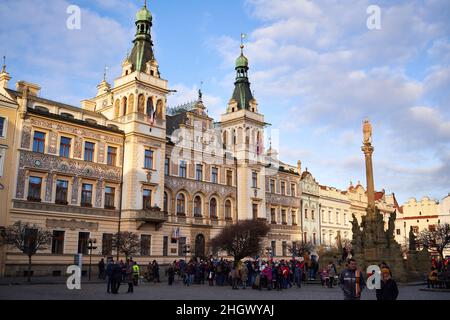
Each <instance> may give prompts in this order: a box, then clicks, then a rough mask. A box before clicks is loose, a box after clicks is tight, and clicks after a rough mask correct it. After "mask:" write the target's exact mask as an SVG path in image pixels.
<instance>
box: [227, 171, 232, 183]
mask: <svg viewBox="0 0 450 320" xmlns="http://www.w3.org/2000/svg"><path fill="white" fill-rule="evenodd" d="M232 185H233V171H231V170H227V186H232Z"/></svg>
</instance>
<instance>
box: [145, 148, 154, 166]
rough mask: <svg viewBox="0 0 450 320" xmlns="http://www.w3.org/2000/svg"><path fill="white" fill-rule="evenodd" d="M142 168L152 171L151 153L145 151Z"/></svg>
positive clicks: (150, 151)
mask: <svg viewBox="0 0 450 320" xmlns="http://www.w3.org/2000/svg"><path fill="white" fill-rule="evenodd" d="M144 168H145V169H150V170H152V169H153V151H152V150H145V159H144Z"/></svg>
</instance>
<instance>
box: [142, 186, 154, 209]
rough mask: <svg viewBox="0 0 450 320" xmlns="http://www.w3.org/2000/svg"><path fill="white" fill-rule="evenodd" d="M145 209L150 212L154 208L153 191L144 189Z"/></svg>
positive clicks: (143, 201)
mask: <svg viewBox="0 0 450 320" xmlns="http://www.w3.org/2000/svg"><path fill="white" fill-rule="evenodd" d="M142 203H143V209H144V210H148V209H151V207H152V190H149V189H144V192H143V200H142Z"/></svg>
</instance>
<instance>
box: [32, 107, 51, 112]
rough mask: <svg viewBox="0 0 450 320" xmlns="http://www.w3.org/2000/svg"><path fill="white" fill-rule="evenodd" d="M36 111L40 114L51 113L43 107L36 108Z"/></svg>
mask: <svg viewBox="0 0 450 320" xmlns="http://www.w3.org/2000/svg"><path fill="white" fill-rule="evenodd" d="M34 110H36V111H38V112H44V113H50V111H49V110H48V109H47V108H46V107H43V106H35V107H34Z"/></svg>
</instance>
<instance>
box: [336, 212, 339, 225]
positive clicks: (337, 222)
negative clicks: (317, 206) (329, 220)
mask: <svg viewBox="0 0 450 320" xmlns="http://www.w3.org/2000/svg"><path fill="white" fill-rule="evenodd" d="M336 224H339V212H336Z"/></svg>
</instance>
